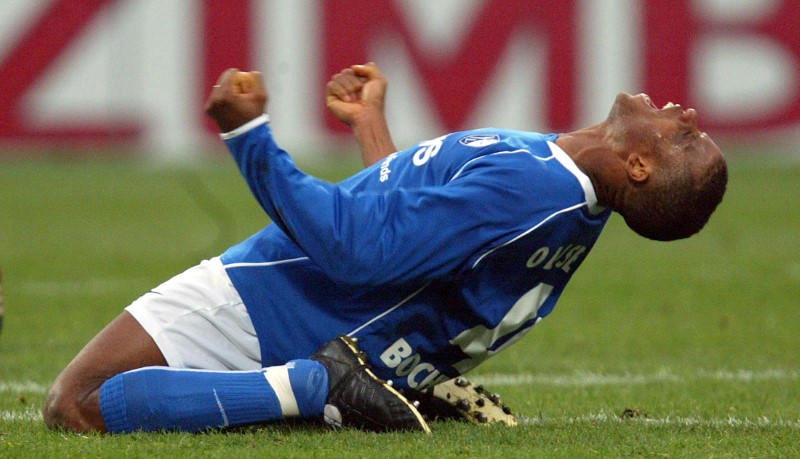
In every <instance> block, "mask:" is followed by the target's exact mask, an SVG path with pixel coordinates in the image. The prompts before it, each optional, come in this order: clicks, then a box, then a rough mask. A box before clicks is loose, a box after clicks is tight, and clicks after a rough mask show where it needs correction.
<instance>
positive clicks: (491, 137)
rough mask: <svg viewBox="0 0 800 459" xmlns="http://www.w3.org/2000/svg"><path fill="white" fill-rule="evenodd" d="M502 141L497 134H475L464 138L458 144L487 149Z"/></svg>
mask: <svg viewBox="0 0 800 459" xmlns="http://www.w3.org/2000/svg"><path fill="white" fill-rule="evenodd" d="M499 141H500V136H499V135H497V134H483V135H481V134H473V135H468V136H466V137H463V138H462V139H461V140H459V141H458V142H459V143H461V144H462V145H466V146H468V147H475V148H480V147H486V146H489V145H492V144H495V143H497V142H499Z"/></svg>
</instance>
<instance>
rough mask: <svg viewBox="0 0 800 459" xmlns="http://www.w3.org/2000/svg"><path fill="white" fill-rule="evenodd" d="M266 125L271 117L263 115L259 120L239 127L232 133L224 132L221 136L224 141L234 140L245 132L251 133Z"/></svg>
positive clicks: (255, 119)
mask: <svg viewBox="0 0 800 459" xmlns="http://www.w3.org/2000/svg"><path fill="white" fill-rule="evenodd" d="M266 123H269V115H268V114H266V113H264V114H263V115H261V116H259V117H257V118H253V119H252V120H250V121H248V122H246V123H244V124H243V125H241V126H239V127H238V128H236V129H234V130H232V131H228V132H223V133H222V134H220V135H219V136H220V137H221V138H222V140H228V139H232V138H234V137H236V136H240V135H242V134H244V133H245V132H247V131H250V130H252V129H254V128H256V127H258V126H261V125H262V124H266Z"/></svg>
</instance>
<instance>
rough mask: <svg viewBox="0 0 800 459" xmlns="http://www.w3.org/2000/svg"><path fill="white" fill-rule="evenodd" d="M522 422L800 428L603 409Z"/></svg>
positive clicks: (789, 422) (788, 423)
mask: <svg viewBox="0 0 800 459" xmlns="http://www.w3.org/2000/svg"><path fill="white" fill-rule="evenodd" d="M521 421H522V423H523V424H534V425H563V424H598V423H625V422H638V423H642V424H647V425H656V426H657V425H663V426H686V427H689V426H700V427H725V428H741V429H748V428H754V427H757V428H787V429H792V430H800V420H797V419H782V418H778V419H771V418H768V417H766V416H760V417H757V418H753V419H750V418H743V419H742V418H737V417H733V416H729V417H727V418H697V417H684V416H667V417H665V418H650V417H646V416H637V417H632V418H628V417H620V416H618V415H616V414H613V413H612V414H609V413H606V412H604V411H601V412H599V413H595V414H587V415H583V416H574V417H573V416H563V417H536V418H523V419H521Z"/></svg>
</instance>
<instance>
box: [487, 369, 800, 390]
mask: <svg viewBox="0 0 800 459" xmlns="http://www.w3.org/2000/svg"><path fill="white" fill-rule="evenodd" d="M471 379H473V380H474V381H476V382H480V383H482V384H486V385H487V386H523V385H539V386H556V387H589V386H614V385H641V384H652V383H676V384H683V383H689V382H693V381H723V382H739V383H751V382H760V381H767V380H773V381H797V380H799V379H800V371H790V370H781V369H767V370H759V371H753V370H699V371H695V372H692V373H676V372H673V371H672V370H670V369H667V368H662V369H660V370H658V371H656V372H654V373H651V374H636V373H623V374H607V373H595V372H590V371H576V372H574V373H572V374H562V375H552V374H536V373H521V374H509V375H504V374H489V375H475V376H474V377H471Z"/></svg>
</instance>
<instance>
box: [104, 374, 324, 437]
mask: <svg viewBox="0 0 800 459" xmlns="http://www.w3.org/2000/svg"><path fill="white" fill-rule="evenodd" d="M327 395H328V372H327V371H326V370H325V367H323V366H322V365H321V364H320V363H319V362H316V361H313V360H293V361H291V362H289V363H288V364H286V365H281V366H275V367H269V368H264V369H262V370H257V371H204V370H180V369H172V368H167V367H146V368H141V369H138V370H132V371H128V372H125V373H120V374H118V375H116V376H114V377H112V378H111V379H109V380H108V381H106V382H105V383H103V385H102V386H100V411H101V413H102V415H103V419H104V420H105V423H106V427H107V428H108V431H109V432H111V433H124V432H133V431H137V430H143V431H157V430H182V431H187V432H197V431H201V430H205V429H209V428H221V427H228V426H237V425H246V424H254V423H264V422H267V421H275V420H280V419H283V418H284V417H291V416H302V417H312V416H319V415H321V414H322V410H323V407H324V405H325V399H326V397H327Z"/></svg>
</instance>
